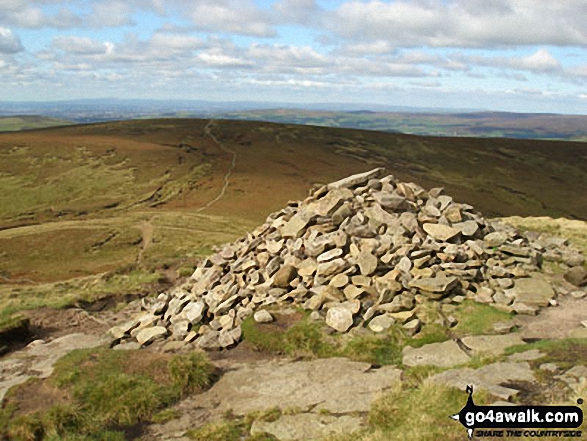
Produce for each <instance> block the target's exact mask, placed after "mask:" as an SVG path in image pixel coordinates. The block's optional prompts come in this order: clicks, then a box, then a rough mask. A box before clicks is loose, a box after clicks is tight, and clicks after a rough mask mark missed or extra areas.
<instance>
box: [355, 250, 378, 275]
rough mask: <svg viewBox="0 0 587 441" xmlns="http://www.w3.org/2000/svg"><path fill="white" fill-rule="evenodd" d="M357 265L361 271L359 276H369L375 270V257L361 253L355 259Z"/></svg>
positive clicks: (367, 253)
mask: <svg viewBox="0 0 587 441" xmlns="http://www.w3.org/2000/svg"><path fill="white" fill-rule="evenodd" d="M357 264H358V265H359V269H360V270H361V274H363V275H365V276H369V275H371V274H373V273H374V272H375V270H376V269H377V257H375V256H374V255H373V254H371V253H369V252H366V251H363V252H361V254H359V257H358V258H357Z"/></svg>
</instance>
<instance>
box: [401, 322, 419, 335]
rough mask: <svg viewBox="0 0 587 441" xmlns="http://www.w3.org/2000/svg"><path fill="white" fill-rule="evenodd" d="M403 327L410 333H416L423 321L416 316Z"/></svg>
mask: <svg viewBox="0 0 587 441" xmlns="http://www.w3.org/2000/svg"><path fill="white" fill-rule="evenodd" d="M403 328H404V330H405V331H406V333H407V334H408V335H410V336H412V335H416V334H417V333H418V332H420V329H421V328H422V322H421V321H420V319H418V318H415V319H412V320H410V321H409V322H407V323H406V324H404V326H403Z"/></svg>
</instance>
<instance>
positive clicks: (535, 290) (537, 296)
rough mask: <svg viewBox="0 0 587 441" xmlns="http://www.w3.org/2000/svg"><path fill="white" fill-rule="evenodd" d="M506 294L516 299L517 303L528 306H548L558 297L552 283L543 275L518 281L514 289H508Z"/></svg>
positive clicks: (535, 275)
mask: <svg viewBox="0 0 587 441" xmlns="http://www.w3.org/2000/svg"><path fill="white" fill-rule="evenodd" d="M506 294H507V295H508V296H513V297H515V298H516V302H517V303H523V304H524V305H528V306H548V304H549V302H550V300H552V299H554V297H555V295H556V294H555V292H554V290H553V289H552V285H551V284H550V282H549V281H548V280H547V279H546V278H545V277H544V276H543V275H541V274H534V275H533V276H532V277H528V278H522V279H516V283H515V285H514V287H513V288H511V289H508V290H507V291H506Z"/></svg>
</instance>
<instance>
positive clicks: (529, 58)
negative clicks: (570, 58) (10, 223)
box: [455, 49, 562, 73]
mask: <svg viewBox="0 0 587 441" xmlns="http://www.w3.org/2000/svg"><path fill="white" fill-rule="evenodd" d="M455 60H457V61H460V62H467V63H472V64H476V65H478V66H484V67H493V68H506V69H513V70H518V71H528V72H534V73H555V72H559V73H560V72H561V71H562V64H561V63H560V61H559V60H558V59H557V58H555V57H554V56H553V55H552V54H551V53H550V52H549V51H548V50H546V49H539V50H537V51H536V52H534V53H533V54H530V55H526V56H512V57H503V56H496V57H488V56H480V55H458V56H456V57H455Z"/></svg>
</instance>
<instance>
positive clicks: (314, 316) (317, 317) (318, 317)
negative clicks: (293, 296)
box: [310, 311, 322, 322]
mask: <svg viewBox="0 0 587 441" xmlns="http://www.w3.org/2000/svg"><path fill="white" fill-rule="evenodd" d="M310 320H312V321H315V322H316V321H318V320H322V316H321V315H320V313H319V312H318V311H312V312H311V313H310Z"/></svg>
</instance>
